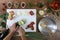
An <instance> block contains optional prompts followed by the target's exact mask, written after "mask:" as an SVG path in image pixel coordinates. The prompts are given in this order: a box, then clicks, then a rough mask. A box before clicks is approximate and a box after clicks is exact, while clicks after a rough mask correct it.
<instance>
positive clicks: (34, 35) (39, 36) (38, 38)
mask: <svg viewBox="0 0 60 40" xmlns="http://www.w3.org/2000/svg"><path fill="white" fill-rule="evenodd" d="M9 1H10V2H12V3H14V2H18V3H21V2H26V3H28V2H30V1H32V2H33V3H34V4H36V3H38V2H41V1H43V2H45V4H46V3H47V1H48V0H0V15H2V14H4V13H5V12H6V11H3V10H2V9H3V8H4V6H3V5H2V3H6V4H7V3H8V2H9ZM45 7H47V6H46V5H44V7H43V8H45ZM12 8H13V9H14V7H12ZM26 8H28V9H31V8H29V7H28V6H27V5H26V7H25V9H26ZM32 8H35V9H37V10H39V9H40V8H38V7H37V6H34V7H32ZM43 8H42V9H43ZM19 9H21V6H20V7H19ZM41 18H42V17H40V16H39V14H38V12H37V18H36V19H37V26H38V22H39V21H40V19H41ZM57 34H58V33H57ZM27 35H29V36H27V37H29V39H31V40H32V39H34V40H47V39H46V38H45V36H44V35H42V34H41V33H40V32H38V31H37V32H36V33H27ZM58 35H59V34H58ZM55 36H56V35H55ZM15 38H16V39H14V38H13V39H14V40H17V37H15ZM18 39H19V38H18ZM55 40H57V38H55ZM58 40H60V38H59V37H58Z"/></svg>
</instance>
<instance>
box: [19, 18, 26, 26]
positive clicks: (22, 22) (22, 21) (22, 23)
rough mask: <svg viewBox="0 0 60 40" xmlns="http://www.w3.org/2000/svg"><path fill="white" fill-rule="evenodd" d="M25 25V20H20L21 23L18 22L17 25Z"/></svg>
mask: <svg viewBox="0 0 60 40" xmlns="http://www.w3.org/2000/svg"><path fill="white" fill-rule="evenodd" d="M25 23H26V20H25V19H23V20H21V21H19V22H18V24H19V25H20V26H22V25H24V24H25Z"/></svg>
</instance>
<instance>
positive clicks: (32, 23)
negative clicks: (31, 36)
mask: <svg viewBox="0 0 60 40" xmlns="http://www.w3.org/2000/svg"><path fill="white" fill-rule="evenodd" d="M34 24H35V23H34V22H31V23H30V24H28V25H27V27H26V29H28V28H31V30H34Z"/></svg>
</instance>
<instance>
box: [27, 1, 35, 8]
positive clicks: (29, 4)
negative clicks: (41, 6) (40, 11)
mask: <svg viewBox="0 0 60 40" xmlns="http://www.w3.org/2000/svg"><path fill="white" fill-rule="evenodd" d="M27 5H28V7H30V8H31V7H33V6H35V5H34V4H33V3H32V2H28V4H27Z"/></svg>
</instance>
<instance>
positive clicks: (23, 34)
mask: <svg viewBox="0 0 60 40" xmlns="http://www.w3.org/2000/svg"><path fill="white" fill-rule="evenodd" d="M18 33H19V35H20V36H21V37H22V36H25V31H24V29H22V28H21V27H19V28H18Z"/></svg>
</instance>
